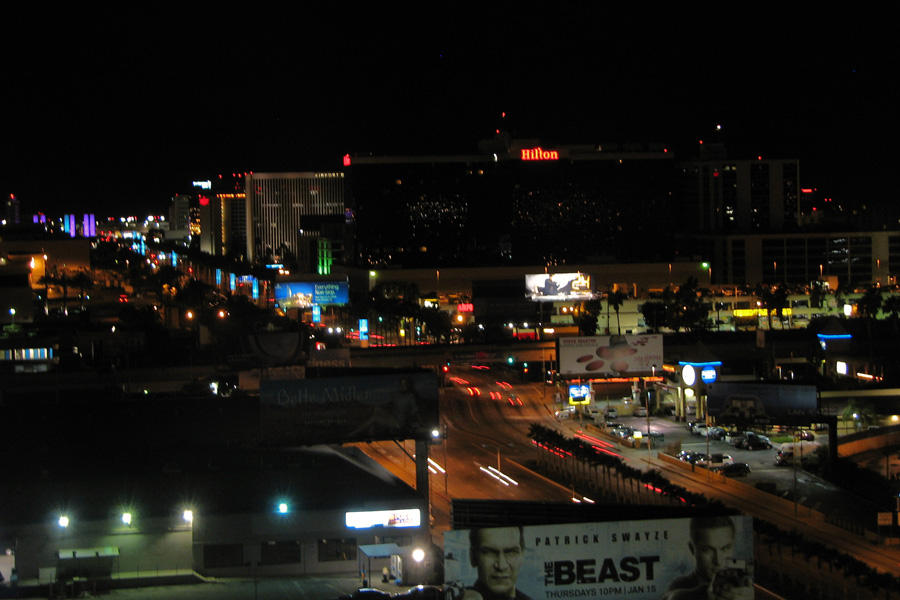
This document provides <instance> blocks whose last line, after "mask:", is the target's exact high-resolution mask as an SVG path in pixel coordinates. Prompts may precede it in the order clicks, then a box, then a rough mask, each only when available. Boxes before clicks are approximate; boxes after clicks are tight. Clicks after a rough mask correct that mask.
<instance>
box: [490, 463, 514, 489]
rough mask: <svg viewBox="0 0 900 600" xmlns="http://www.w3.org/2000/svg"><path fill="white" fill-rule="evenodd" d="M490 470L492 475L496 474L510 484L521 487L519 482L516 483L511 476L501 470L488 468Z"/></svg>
mask: <svg viewBox="0 0 900 600" xmlns="http://www.w3.org/2000/svg"><path fill="white" fill-rule="evenodd" d="M488 470H490V471H491V473H495V474H496V475H499V476H500V477H502V478H503V479H505V480H507V481H508V482H510V483H511V484H513V485H519V482H518V481H516V480H515V479H513V478H512V477H510V476H509V475H507V474H506V473H504V472H503V471H501V470H500V469H495V468H494V467H488Z"/></svg>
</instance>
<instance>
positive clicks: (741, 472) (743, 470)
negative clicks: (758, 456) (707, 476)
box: [715, 462, 750, 477]
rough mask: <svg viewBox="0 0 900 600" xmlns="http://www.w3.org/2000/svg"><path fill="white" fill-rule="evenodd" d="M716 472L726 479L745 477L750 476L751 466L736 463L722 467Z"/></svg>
mask: <svg viewBox="0 0 900 600" xmlns="http://www.w3.org/2000/svg"><path fill="white" fill-rule="evenodd" d="M715 471H716V472H718V473H721V474H722V475H724V476H725V477H744V476H746V475H749V474H750V465H748V464H747V463H745V462H735V463H730V464H727V465H722V466H721V467H718V468H716V469H715Z"/></svg>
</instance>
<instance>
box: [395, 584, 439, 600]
mask: <svg viewBox="0 0 900 600" xmlns="http://www.w3.org/2000/svg"><path fill="white" fill-rule="evenodd" d="M393 600H444V591H443V590H442V589H441V588H440V587H439V586H436V585H417V586H416V587H412V588H409V589H408V590H406V591H405V592H403V593H400V594H394V596H393Z"/></svg>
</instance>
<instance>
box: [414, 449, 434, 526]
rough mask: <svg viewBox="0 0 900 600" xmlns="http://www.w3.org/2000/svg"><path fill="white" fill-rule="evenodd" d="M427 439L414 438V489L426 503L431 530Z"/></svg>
mask: <svg viewBox="0 0 900 600" xmlns="http://www.w3.org/2000/svg"><path fill="white" fill-rule="evenodd" d="M430 444H431V442H430V441H429V440H416V491H417V492H418V493H419V496H421V497H422V500H424V501H425V502H427V503H428V530H429V531H431V493H430V491H429V488H428V446H429V445H430Z"/></svg>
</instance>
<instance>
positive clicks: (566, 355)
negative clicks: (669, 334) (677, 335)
mask: <svg viewBox="0 0 900 600" xmlns="http://www.w3.org/2000/svg"><path fill="white" fill-rule="evenodd" d="M557 342H558V344H559V345H558V348H557V353H556V356H557V358H558V359H559V372H560V374H561V375H562V376H563V377H582V378H584V377H598V378H601V377H620V376H629V375H630V376H634V375H650V374H651V373H652V372H653V367H654V366H656V368H657V369H661V368H662V364H663V336H662V335H661V334H658V333H653V334H644V335H598V336H582V337H562V338H559V339H558V340H557Z"/></svg>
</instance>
